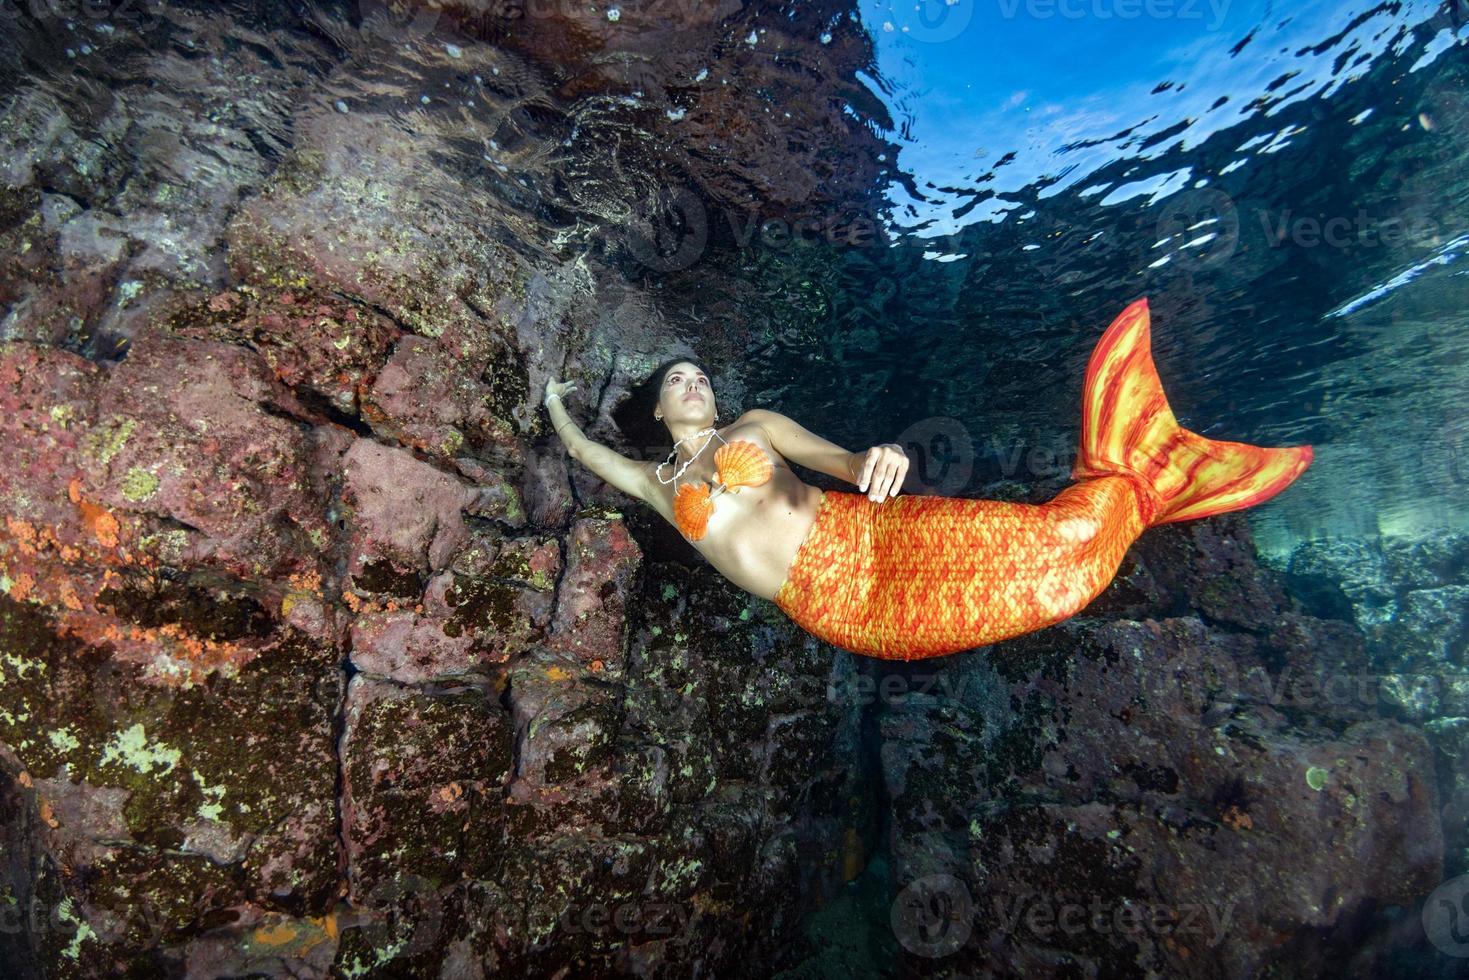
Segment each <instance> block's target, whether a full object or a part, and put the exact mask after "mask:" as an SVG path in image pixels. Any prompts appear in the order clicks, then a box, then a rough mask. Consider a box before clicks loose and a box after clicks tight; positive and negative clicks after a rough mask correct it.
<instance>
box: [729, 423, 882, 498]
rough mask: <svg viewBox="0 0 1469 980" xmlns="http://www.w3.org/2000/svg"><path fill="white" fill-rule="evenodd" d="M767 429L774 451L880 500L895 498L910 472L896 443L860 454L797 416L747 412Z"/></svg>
mask: <svg viewBox="0 0 1469 980" xmlns="http://www.w3.org/2000/svg"><path fill="white" fill-rule="evenodd" d="M745 416H746V417H747V418H749V419H750V421H752V422H756V423H758V424H759V426H760V428H762V429H764V430H765V438H767V439H769V440H770V444H771V445H772V446H774V447H775V451H776V452H778V453H780V454H781V455H782V456H784V457H785V458H786V459H789V460H791V461H792V462H795V463H800V464H801V465H802V466H804V467H806V468H807V469H812V470H816V471H817V472H818V473H825V474H826V475H827V476H834V477H836V478H837V479H839V480H846V481H848V482H850V483H854V484H856V486H857V489H859V490H861V491H862V492H863V493H865V494H867V495H868V496H870V497H872V499H873V500H875V501H877V502H879V503H881V502H882V501H884V500H887V499H890V498H892V497H896V496H897V495H898V491H899V490H900V489H901V488H902V486H903V478H904V477H905V476H907V475H908V455H907V453H905V452H904V451H903V447H902V446H899V445H898V444H897V443H891V442H889V443H883V444H882V445H880V446H873V447H872V448H871V449H866V450H863V451H862V452H858V453H849V452H847V451H846V450H845V449H843V448H842V447H841V446H838V445H837V444H836V443H834V442H831V441H830V440H827V439H823V438H821V436H818V435H817V434H816V433H814V432H811V431H810V430H808V429H807V428H805V427H804V426H803V425H801V423H799V422H797V421H796V420H795V419H792V418H789V417H787V416H785V415H782V414H780V413H779V412H772V411H770V410H769V409H764V408H753V409H751V410H750V411H748V412H746V413H745Z"/></svg>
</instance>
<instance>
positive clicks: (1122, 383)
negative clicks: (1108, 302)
mask: <svg viewBox="0 0 1469 980" xmlns="http://www.w3.org/2000/svg"><path fill="white" fill-rule="evenodd" d="M1311 457H1312V450H1311V447H1310V446H1290V447H1287V448H1281V449H1272V448H1266V447H1262V446H1251V445H1247V444H1246V443H1243V442H1225V441H1223V440H1218V439H1205V438H1204V437H1203V436H1201V435H1199V434H1198V433H1197V432H1190V431H1189V430H1188V429H1185V428H1183V427H1182V426H1180V425H1179V424H1178V422H1177V420H1176V419H1174V417H1173V410H1172V409H1171V408H1169V407H1168V398H1167V397H1166V396H1165V395H1164V394H1163V384H1162V382H1160V381H1159V380H1158V372H1157V369H1156V368H1155V367H1154V366H1153V352H1152V343H1151V335H1150V324H1149V320H1148V301H1147V299H1146V298H1144V299H1140V300H1137V301H1136V302H1134V303H1132V304H1130V305H1129V306H1128V307H1127V309H1125V310H1123V311H1122V312H1121V313H1120V314H1118V315H1117V319H1115V320H1113V321H1112V325H1111V326H1109V327H1108V328H1107V332H1106V333H1104V334H1102V339H1101V340H1099V341H1097V346H1096V349H1095V350H1093V351H1092V357H1091V361H1090V362H1088V364H1087V368H1086V383H1085V386H1084V388H1083V394H1082V415H1081V447H1080V452H1079V453H1078V455H1077V459H1076V465H1075V466H1073V467H1072V470H1071V475H1072V477H1074V478H1076V479H1083V478H1086V477H1095V476H1108V475H1126V476H1134V477H1140V478H1141V484H1142V486H1143V488H1144V490H1145V491H1146V493H1145V494H1144V496H1145V497H1147V498H1148V499H1147V500H1146V501H1145V503H1144V514H1143V520H1144V522H1145V523H1146V524H1147V526H1149V527H1152V526H1154V525H1158V524H1169V523H1172V522H1174V521H1187V520H1193V519H1195V518H1199V517H1209V516H1211V515H1214V514H1223V513H1225V512H1227V511H1231V510H1243V509H1244V508H1246V507H1253V506H1254V505H1255V504H1258V503H1261V502H1263V501H1265V500H1269V499H1270V498H1271V497H1273V496H1275V495H1276V494H1277V493H1279V492H1280V491H1282V490H1284V489H1285V488H1286V487H1287V486H1289V485H1290V483H1291V482H1292V481H1293V480H1295V478H1296V477H1298V476H1300V475H1301V473H1303V472H1304V471H1305V469H1306V467H1307V466H1309V465H1310V464H1311ZM1149 511H1151V513H1149Z"/></svg>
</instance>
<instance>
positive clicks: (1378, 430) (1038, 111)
mask: <svg viewBox="0 0 1469 980" xmlns="http://www.w3.org/2000/svg"><path fill="white" fill-rule="evenodd" d="M860 10H861V17H862V23H863V25H864V27H865V28H866V29H867V30H868V32H869V33H870V34H871V35H872V36H873V38H874V39H875V41H876V49H877V52H878V56H877V63H876V64H875V65H874V66H872V69H871V71H870V72H868V73H865V74H864V75H863V76H862V79H863V81H864V83H865V84H866V85H867V86H868V88H869V90H870V92H871V93H872V95H873V96H874V98H876V99H878V100H880V101H881V104H882V105H883V106H885V108H886V111H887V114H888V116H889V117H890V119H889V123H890V125H887V126H882V127H877V128H878V131H880V132H881V133H882V135H883V136H884V137H886V138H888V139H890V140H892V141H893V143H894V144H895V146H896V148H897V151H896V153H894V154H892V156H891V158H890V159H887V160H885V161H884V164H885V165H886V166H887V167H888V168H889V170H888V173H887V174H886V180H885V183H884V186H883V188H882V191H881V196H882V201H883V205H882V210H883V218H884V221H885V222H886V224H887V228H888V230H889V231H890V233H891V235H892V238H891V240H890V242H889V243H887V244H889V245H890V247H888V248H885V249H873V250H872V251H873V252H874V253H876V252H882V253H883V254H870V255H863V256H859V255H853V254H841V255H838V256H837V257H835V258H834V259H832V260H831V261H830V263H829V264H828V265H827V266H826V268H824V269H823V275H824V277H825V278H826V279H827V280H828V281H829V282H830V283H831V284H832V286H833V287H834V288H832V289H829V290H827V291H826V292H825V294H824V297H823V298H824V299H831V298H832V297H833V296H838V297H840V299H837V300H834V301H833V303H832V305H831V306H830V307H823V308H821V309H819V310H814V311H812V316H813V322H814V323H815V324H817V328H816V329H813V330H812V331H810V333H811V334H812V335H813V336H816V337H819V338H822V339H821V340H818V341H817V342H814V343H812V342H809V341H806V342H803V343H797V344H795V345H794V350H799V352H800V353H801V354H802V357H800V358H792V357H791V356H790V355H791V354H792V353H793V352H794V350H793V346H792V345H785V344H778V345H776V346H775V347H774V348H773V349H772V350H771V352H770V353H771V356H770V357H769V358H767V359H766V360H764V361H762V362H760V363H761V365H762V366H764V367H766V368H768V372H767V373H766V374H765V375H764V376H763V378H764V380H765V381H766V387H765V389H764V391H763V394H765V395H767V396H769V397H771V398H772V399H775V398H777V396H778V397H780V398H789V399H795V400H796V401H797V403H803V401H804V403H803V404H801V407H803V408H806V409H808V410H809V411H812V412H815V413H817V414H818V415H819V416H821V422H822V424H828V425H829V427H832V428H835V429H836V431H837V432H838V434H839V435H841V436H842V437H844V438H850V439H851V440H852V441H854V442H855V441H861V439H862V438H870V436H868V435H867V434H866V433H865V432H858V431H857V430H856V428H855V427H854V423H853V421H852V420H851V418H850V416H848V415H845V414H844V413H842V412H840V411H839V410H837V408H836V406H837V405H838V404H839V403H840V401H841V399H842V397H843V396H842V389H843V387H845V388H847V389H848V390H850V389H854V388H855V389H858V390H869V389H872V388H873V386H875V390H877V391H879V392H881V393H883V394H885V395H887V396H889V397H886V398H878V399H875V400H874V406H873V407H874V409H875V410H876V411H877V413H878V418H877V419H875V420H871V419H868V418H866V417H864V423H866V424H868V425H869V427H875V432H874V433H873V434H874V435H877V436H881V437H882V438H895V437H897V436H898V435H899V434H900V433H904V432H906V431H907V430H909V429H910V427H912V426H913V425H914V424H915V423H919V429H920V430H922V431H926V429H925V428H924V427H925V425H926V426H927V427H928V428H932V427H933V426H935V425H940V423H938V422H935V421H926V420H934V419H953V420H956V421H955V422H954V423H949V422H945V423H942V425H952V424H958V425H960V426H962V428H963V429H964V431H965V432H966V433H967V434H968V435H969V436H970V437H971V442H972V445H971V447H970V448H969V449H968V450H967V451H965V453H964V455H966V457H967V458H966V459H965V460H963V461H962V462H966V463H968V462H972V464H973V466H974V468H975V470H976V472H977V473H980V472H982V473H984V474H986V475H987V476H989V477H994V476H996V475H1011V474H1012V473H1013V474H1014V475H1015V476H1016V478H1017V479H1022V480H1023V479H1025V478H1027V477H1029V478H1035V477H1038V476H1040V477H1044V476H1045V475H1047V474H1048V473H1049V472H1051V471H1054V470H1056V469H1058V468H1059V466H1060V465H1061V464H1062V463H1063V462H1064V460H1062V458H1061V457H1063V456H1065V455H1066V454H1067V453H1069V452H1070V451H1071V449H1070V446H1071V443H1072V441H1073V439H1074V434H1075V430H1076V427H1077V425H1078V420H1077V413H1078V405H1079V395H1080V380H1081V373H1082V370H1083V369H1084V365H1085V357H1086V354H1087V353H1088V352H1089V350H1090V345H1091V343H1092V342H1094V340H1095V338H1096V337H1097V336H1098V335H1099V334H1100V332H1101V331H1102V329H1103V328H1105V326H1106V324H1107V323H1108V322H1110V320H1111V318H1112V317H1113V316H1114V315H1115V314H1116V313H1117V312H1118V311H1119V310H1121V308H1122V307H1123V305H1125V303H1126V302H1128V301H1130V300H1131V299H1133V298H1136V297H1137V296H1141V295H1146V296H1148V297H1149V300H1150V305H1151V307H1152V310H1153V337H1154V356H1155V359H1156V361H1157V363H1158V367H1159V372H1160V374H1161V376H1162V378H1163V382H1164V386H1165V390H1166V391H1167V393H1168V395H1169V398H1170V401H1171V403H1172V406H1173V409H1174V411H1175V413H1176V414H1177V415H1178V417H1179V419H1180V421H1181V422H1182V423H1183V424H1184V425H1186V426H1188V427H1190V428H1193V429H1195V430H1197V431H1200V432H1203V433H1205V434H1207V435H1210V436H1213V437H1215V438H1225V439H1236V440H1240V441H1245V442H1254V443H1258V444H1276V445H1289V444H1295V443H1299V442H1310V443H1312V444H1313V445H1315V446H1316V447H1317V456H1316V462H1315V463H1314V464H1313V466H1312V468H1311V469H1310V470H1309V471H1308V472H1307V473H1306V474H1305V475H1304V476H1303V477H1302V478H1301V479H1300V480H1299V481H1298V482H1297V484H1296V485H1294V486H1293V487H1292V488H1291V490H1290V492H1289V493H1288V494H1285V495H1283V496H1282V497H1281V498H1279V499H1278V500H1276V501H1274V502H1272V503H1271V504H1270V505H1269V506H1268V507H1263V508H1259V509H1258V510H1256V511H1254V512H1252V513H1251V515H1250V520H1251V523H1252V525H1253V526H1254V528H1255V530H1256V533H1257V538H1258V540H1259V542H1260V545H1261V547H1262V548H1263V549H1264V550H1265V551H1266V552H1267V553H1269V554H1271V555H1274V556H1283V555H1285V554H1286V553H1288V551H1289V550H1290V549H1291V548H1292V547H1293V546H1294V545H1296V544H1298V543H1299V542H1300V541H1302V540H1306V539H1311V538H1315V537H1319V536H1322V535H1335V534H1353V535H1356V534H1366V535H1376V534H1385V535H1398V536H1408V537H1417V536H1421V535H1425V534H1434V533H1441V532H1442V531H1444V530H1449V529H1463V528H1464V527H1465V524H1466V510H1465V508H1464V507H1463V506H1462V505H1461V503H1460V501H1461V498H1462V496H1463V491H1464V489H1465V486H1466V484H1465V479H1466V477H1469V472H1466V463H1465V457H1464V454H1465V450H1466V443H1465V438H1466V434H1469V414H1466V409H1465V407H1464V399H1463V394H1464V390H1465V381H1466V367H1465V364H1466V360H1465V357H1466V350H1469V348H1466V338H1469V329H1466V325H1469V318H1466V313H1465V310H1466V308H1469V304H1466V302H1465V300H1466V299H1469V279H1466V276H1469V265H1466V264H1465V262H1464V261H1463V253H1464V250H1465V247H1466V245H1469V241H1466V239H1465V237H1464V236H1465V233H1466V232H1469V201H1466V190H1469V183H1466V181H1465V179H1464V177H1463V174H1464V173H1465V172H1466V166H1465V164H1466V158H1465V157H1466V148H1469V142H1466V141H1469V97H1466V85H1465V61H1464V53H1465V39H1466V38H1469V28H1466V27H1465V20H1464V17H1463V15H1462V14H1463V12H1462V9H1461V8H1455V7H1454V6H1453V5H1446V6H1442V7H1441V8H1440V7H1439V6H1438V5H1434V4H1427V3H1408V4H1402V5H1392V6H1390V7H1389V6H1384V5H1379V6H1371V5H1368V4H1365V3H1358V4H1340V3H1329V2H1320V3H1306V4H1289V5H1276V4H1271V3H1260V2H1245V0H1238V2H1223V3H1219V4H1216V5H1215V6H1213V7H1211V6H1210V5H1208V4H1206V3H1199V4H1189V3H1185V2H1182V0H1180V2H1178V3H1173V4H1164V3H1158V4H1148V5H1144V4H1142V3H1137V4H1128V3H1125V2H1124V3H1116V2H1113V0H1088V2H1072V3H1066V2H1061V3H1046V2H1040V0H1032V2H1027V0H995V2H993V3H976V2H972V0H959V2H957V3H953V4H946V3H943V2H925V3H918V4H908V3H893V4H873V3H866V4H863V5H862V6H861V8H860ZM1149 11H1154V12H1155V14H1154V15H1152V16H1150V15H1149V13H1148V12H1149ZM1456 11H1457V12H1456ZM855 251H860V250H855V249H847V250H846V252H847V253H851V252H855ZM843 287H851V288H850V289H846V288H843ZM793 312H794V313H796V314H798V315H799V314H801V313H803V312H805V308H804V306H803V304H802V303H801V301H800V298H799V297H798V298H797V300H796V302H795V303H794V309H793ZM822 327H824V329H822ZM812 357H816V358H818V359H819V362H820V363H822V364H823V365H825V366H829V367H831V368H835V369H836V371H837V377H838V378H839V379H840V382H841V384H839V385H837V386H836V388H835V390H833V388H832V387H831V386H825V385H823V386H820V387H819V388H818V390H816V391H811V392H810V393H809V394H806V395H804V396H803V391H805V390H807V389H808V386H807V385H805V384H804V383H802V381H801V379H800V377H799V372H800V369H799V368H797V367H793V366H792V365H798V364H805V363H810V358H812ZM813 387H814V386H813ZM981 420H982V421H981ZM920 434H921V432H920ZM1017 448H1021V449H1022V451H1020V452H1019V453H1018V454H1017V452H1016V450H1017ZM1031 450H1036V451H1037V452H1038V454H1039V456H1041V457H1042V458H1043V461H1042V462H1041V463H1040V464H1039V468H1038V467H1037V466H1031V465H1030V464H1028V463H1026V462H1025V460H1026V459H1027V458H1028V455H1029V453H1030V452H1031ZM1047 457H1048V458H1049V459H1050V462H1049V463H1047V462H1045V461H1044V458H1047ZM1016 458H1018V459H1019V460H1020V462H1019V464H1018V465H1017V464H1015V463H1014V462H1010V463H1008V464H1007V462H1006V461H1007V460H1011V461H1013V460H1014V459H1016ZM1007 470H1008V471H1009V472H1006V471H1007ZM977 480H978V477H976V481H977ZM969 485H970V486H971V487H972V486H974V485H976V484H975V483H971V484H969ZM944 489H945V490H952V489H954V487H953V486H952V485H950V486H946V487H945V488H944Z"/></svg>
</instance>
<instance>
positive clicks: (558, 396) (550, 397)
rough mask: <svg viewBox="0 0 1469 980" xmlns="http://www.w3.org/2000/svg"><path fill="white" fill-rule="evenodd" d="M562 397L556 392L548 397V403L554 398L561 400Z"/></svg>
mask: <svg viewBox="0 0 1469 980" xmlns="http://www.w3.org/2000/svg"><path fill="white" fill-rule="evenodd" d="M560 397H561V396H560V395H558V394H556V392H554V391H553V392H551V393H550V394H549V395H547V396H546V401H550V400H551V399H553V398H560Z"/></svg>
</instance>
